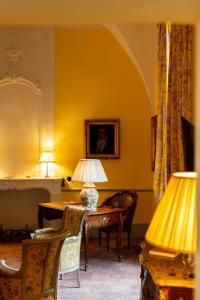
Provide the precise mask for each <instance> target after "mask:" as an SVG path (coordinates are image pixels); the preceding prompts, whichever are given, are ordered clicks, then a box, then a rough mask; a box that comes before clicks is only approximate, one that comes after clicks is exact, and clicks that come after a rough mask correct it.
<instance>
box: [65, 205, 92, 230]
mask: <svg viewBox="0 0 200 300" xmlns="http://www.w3.org/2000/svg"><path fill="white" fill-rule="evenodd" d="M87 212H89V210H88V209H87V208H86V207H84V206H82V205H66V207H65V210H64V213H63V223H62V226H61V229H60V232H67V235H68V236H77V235H78V234H79V233H80V231H82V227H83V222H84V220H85V216H86V214H87Z"/></svg>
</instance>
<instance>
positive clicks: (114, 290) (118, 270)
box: [58, 239, 140, 300]
mask: <svg viewBox="0 0 200 300" xmlns="http://www.w3.org/2000/svg"><path fill="white" fill-rule="evenodd" d="M124 244H125V242H124ZM111 247H112V248H111V249H110V252H107V251H106V247H105V245H104V246H103V247H101V248H100V247H99V246H98V241H97V240H96V239H92V240H90V243H89V250H88V254H89V267H88V270H87V272H85V271H80V281H81V287H80V288H76V286H77V284H76V276H75V272H71V273H68V274H64V275H63V279H62V280H59V284H58V287H59V289H58V300H67V299H70V300H74V299H81V300H86V299H87V300H110V299H114V300H123V299H124V300H136V299H137V300H138V299H139V294H140V264H139V262H138V253H139V247H138V241H135V242H134V245H133V246H132V248H131V249H130V250H128V249H127V246H126V245H123V244H122V246H121V248H120V252H121V255H122V262H119V261H118V259H117V254H116V250H115V248H114V244H113V245H112V244H111ZM83 257H84V253H83V252H82V251H81V268H82V269H83V267H84V266H83V264H84V259H83Z"/></svg>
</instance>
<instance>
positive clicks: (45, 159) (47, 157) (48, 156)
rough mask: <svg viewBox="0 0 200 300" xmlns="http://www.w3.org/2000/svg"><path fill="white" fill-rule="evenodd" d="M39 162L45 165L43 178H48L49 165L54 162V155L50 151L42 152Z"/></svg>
mask: <svg viewBox="0 0 200 300" xmlns="http://www.w3.org/2000/svg"><path fill="white" fill-rule="evenodd" d="M40 162H41V163H44V164H46V174H45V177H46V178H48V177H50V175H49V163H52V162H54V155H53V152H52V151H43V152H42V155H41V157H40Z"/></svg>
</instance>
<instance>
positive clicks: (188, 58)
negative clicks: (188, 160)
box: [154, 23, 193, 201]
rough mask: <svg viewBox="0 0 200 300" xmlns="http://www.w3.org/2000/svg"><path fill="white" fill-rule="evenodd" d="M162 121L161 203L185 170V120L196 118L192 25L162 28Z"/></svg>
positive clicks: (156, 182)
mask: <svg viewBox="0 0 200 300" xmlns="http://www.w3.org/2000/svg"><path fill="white" fill-rule="evenodd" d="M158 28H159V33H158V97H159V99H158V120H157V137H156V159H155V172H154V192H155V196H156V199H157V200H158V201H159V200H160V199H161V197H162V194H163V192H164V190H165V188H166V186H167V183H168V180H169V178H170V176H171V174H172V173H173V172H177V171H182V170H184V159H183V145H182V130H181V116H183V117H185V118H186V119H188V120H191V117H192V108H191V107H192V36H193V28H192V26H190V25H179V24H171V23H167V24H159V25H158Z"/></svg>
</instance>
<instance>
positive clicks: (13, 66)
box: [0, 43, 42, 94]
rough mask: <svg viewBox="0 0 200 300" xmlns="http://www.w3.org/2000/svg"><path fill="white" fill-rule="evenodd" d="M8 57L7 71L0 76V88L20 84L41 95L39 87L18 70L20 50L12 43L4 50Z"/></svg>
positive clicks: (21, 51)
mask: <svg viewBox="0 0 200 300" xmlns="http://www.w3.org/2000/svg"><path fill="white" fill-rule="evenodd" d="M5 52H6V54H7V56H8V70H7V72H5V73H4V74H3V75H1V76H0V87H2V86H5V85H9V84H21V85H24V86H27V87H29V88H31V89H32V90H33V91H34V92H35V93H36V94H41V93H42V91H41V88H40V85H39V84H38V83H37V84H36V83H34V82H32V81H30V80H29V79H27V78H25V77H24V76H23V75H22V74H21V73H20V72H19V71H18V70H17V64H18V62H19V61H20V58H21V54H22V53H23V50H22V49H19V48H17V47H16V46H15V45H14V44H13V43H11V45H10V46H9V47H8V48H7V49H5Z"/></svg>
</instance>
